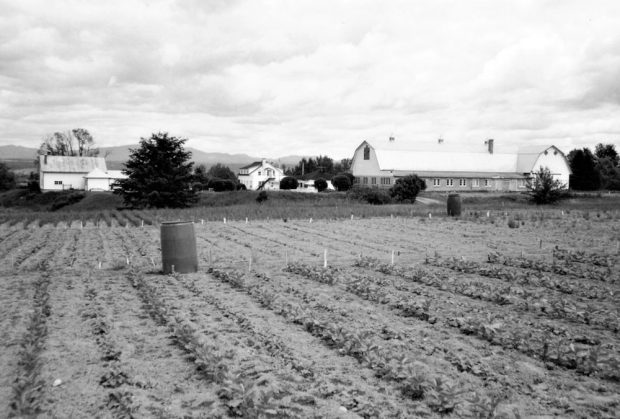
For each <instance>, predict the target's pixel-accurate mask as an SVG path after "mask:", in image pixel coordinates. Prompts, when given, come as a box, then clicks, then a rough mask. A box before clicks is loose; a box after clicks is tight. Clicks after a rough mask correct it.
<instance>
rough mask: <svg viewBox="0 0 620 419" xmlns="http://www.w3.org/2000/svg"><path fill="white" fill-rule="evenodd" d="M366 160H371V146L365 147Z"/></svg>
mask: <svg viewBox="0 0 620 419" xmlns="http://www.w3.org/2000/svg"><path fill="white" fill-rule="evenodd" d="M364 160H370V147H368V146H366V147H364Z"/></svg>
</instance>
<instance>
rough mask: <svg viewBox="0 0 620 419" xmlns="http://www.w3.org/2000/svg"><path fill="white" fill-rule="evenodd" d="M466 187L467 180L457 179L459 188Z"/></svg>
mask: <svg viewBox="0 0 620 419" xmlns="http://www.w3.org/2000/svg"><path fill="white" fill-rule="evenodd" d="M466 185H467V180H465V179H459V186H466Z"/></svg>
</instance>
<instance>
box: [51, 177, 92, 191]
mask: <svg viewBox="0 0 620 419" xmlns="http://www.w3.org/2000/svg"><path fill="white" fill-rule="evenodd" d="M86 174H87V173H42V174H41V189H42V190H46V191H62V190H63V189H84V188H85V179H84V176H86ZM55 182H62V184H56V183H55Z"/></svg>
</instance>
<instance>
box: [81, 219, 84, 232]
mask: <svg viewBox="0 0 620 419" xmlns="http://www.w3.org/2000/svg"><path fill="white" fill-rule="evenodd" d="M82 228H84V224H83V223H82V221H81V220H80V230H81V229H82Z"/></svg>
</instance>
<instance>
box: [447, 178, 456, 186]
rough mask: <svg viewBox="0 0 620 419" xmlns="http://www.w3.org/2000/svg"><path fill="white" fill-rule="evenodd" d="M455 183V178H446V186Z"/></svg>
mask: <svg viewBox="0 0 620 419" xmlns="http://www.w3.org/2000/svg"><path fill="white" fill-rule="evenodd" d="M453 185H454V179H446V186H453Z"/></svg>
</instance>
